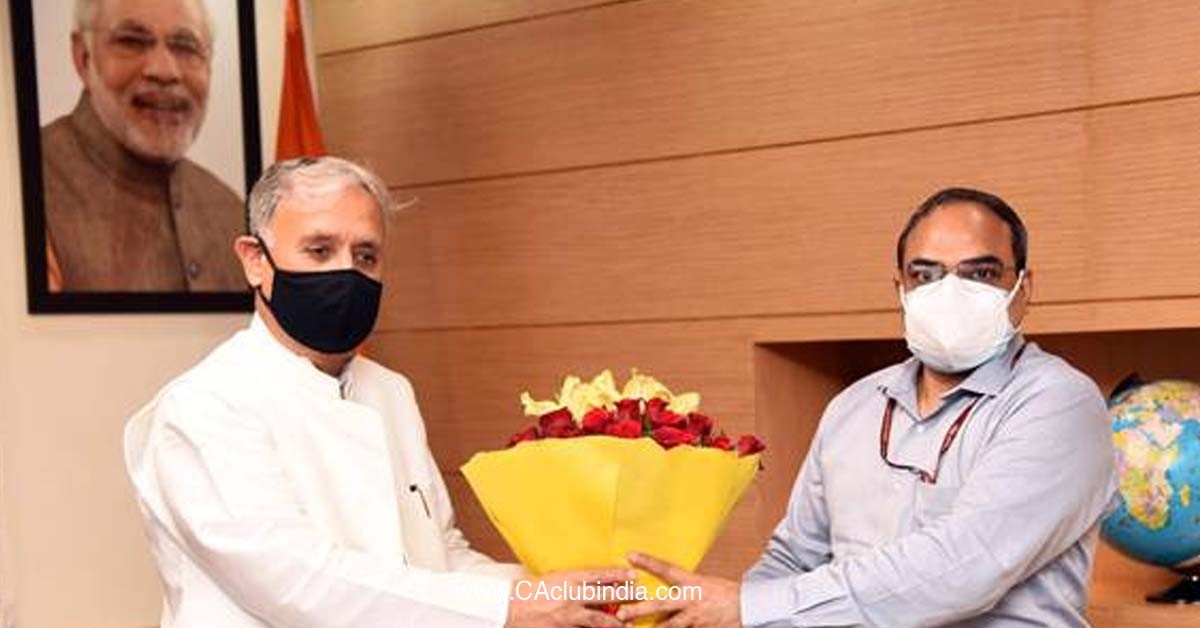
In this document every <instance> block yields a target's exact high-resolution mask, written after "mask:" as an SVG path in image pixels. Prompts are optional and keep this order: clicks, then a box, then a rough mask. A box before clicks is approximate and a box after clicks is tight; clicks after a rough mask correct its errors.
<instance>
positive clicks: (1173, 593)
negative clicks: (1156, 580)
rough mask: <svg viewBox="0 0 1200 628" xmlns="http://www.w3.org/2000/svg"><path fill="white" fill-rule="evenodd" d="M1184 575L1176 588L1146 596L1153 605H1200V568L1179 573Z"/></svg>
mask: <svg viewBox="0 0 1200 628" xmlns="http://www.w3.org/2000/svg"><path fill="white" fill-rule="evenodd" d="M1179 573H1181V574H1183V580H1180V581H1179V583H1178V584H1176V585H1175V586H1173V587H1171V588H1169V589H1167V590H1165V591H1159V592H1158V593H1153V594H1150V595H1147V596H1146V601H1147V602H1150V603H1152V604H1200V568H1193V569H1189V570H1188V571H1181V572H1179Z"/></svg>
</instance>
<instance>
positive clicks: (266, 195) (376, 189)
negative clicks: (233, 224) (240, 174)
mask: <svg viewBox="0 0 1200 628" xmlns="http://www.w3.org/2000/svg"><path fill="white" fill-rule="evenodd" d="M354 185H357V186H359V187H361V188H362V189H363V190H365V191H366V192H367V193H368V194H370V195H371V198H373V199H375V204H376V205H378V206H379V210H380V211H381V212H383V213H384V214H386V213H387V212H389V211H391V210H392V208H393V202H392V195H391V193H390V192H388V189H387V185H386V184H384V182H383V180H382V179H380V178H379V176H378V175H376V174H375V173H374V172H371V171H370V170H367V169H366V168H364V167H362V166H360V165H358V164H356V163H354V162H352V161H347V160H345V159H341V158H340V157H329V156H325V157H299V158H296V159H289V160H287V161H277V162H275V163H273V164H271V167H269V168H267V171H266V172H264V173H263V175H262V177H261V178H260V179H259V180H258V183H255V184H254V188H253V189H251V190H250V198H249V199H248V200H247V201H246V226H247V228H248V229H249V231H250V234H251V235H259V236H262V237H263V238H264V239H265V238H266V235H265V233H264V232H265V231H266V230H267V227H268V225H270V223H271V218H272V217H273V216H274V215H275V209H276V208H277V207H279V203H280V202H282V201H283V200H284V199H287V198H293V197H300V198H319V197H324V196H329V195H330V194H335V193H337V192H341V191H342V190H344V189H346V188H348V187H351V186H354Z"/></svg>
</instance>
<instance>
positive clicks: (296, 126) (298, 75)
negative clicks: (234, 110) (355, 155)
mask: <svg viewBox="0 0 1200 628" xmlns="http://www.w3.org/2000/svg"><path fill="white" fill-rule="evenodd" d="M325 152H326V151H325V140H324V139H323V138H322V137H321V126H320V124H319V123H318V122H317V106H316V102H315V101H314V100H313V93H312V83H311V82H310V81H309V79H308V55H307V53H306V50H305V47H304V20H302V19H301V15H300V0H288V1H287V34H286V36H285V39H284V52H283V94H282V95H281V96H280V100H279V135H278V137H277V138H276V142H275V159H277V160H279V161H283V160H285V159H291V158H293V157H304V156H316V155H324V154H325Z"/></svg>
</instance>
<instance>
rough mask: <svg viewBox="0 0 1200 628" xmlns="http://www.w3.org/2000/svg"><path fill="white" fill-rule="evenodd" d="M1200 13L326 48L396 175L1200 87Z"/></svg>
mask: <svg viewBox="0 0 1200 628" xmlns="http://www.w3.org/2000/svg"><path fill="white" fill-rule="evenodd" d="M491 4H493V3H490V2H489V3H485V6H490V5H491ZM1194 9H1195V7H1194V5H1193V3H1191V2H1189V1H1188V0H1170V1H1166V2H1147V1H1145V0H1124V1H1118V2H1104V3H1099V2H1089V1H1086V0H1056V1H1052V2H1040V3H1032V2H1026V3H1016V4H1014V3H997V2H980V1H976V2H958V1H957V0H936V1H931V2H922V3H916V4H913V3H906V2H896V1H895V0H869V1H865V2H853V3H850V2H808V3H792V2H776V1H774V0H662V1H656V2H646V1H642V2H630V3H626V4H617V5H612V6H605V7H601V8H597V9H594V10H587V11H581V12H577V13H572V14H569V15H564V16H562V17H559V18H555V19H547V20H535V21H530V22H524V23H518V24H513V25H510V26H506V27H504V28H495V29H484V30H480V31H476V32H471V33H464V34H462V35H461V36H455V37H448V38H437V39H432V40H427V41H418V42H412V43H408V44H403V45H397V46H386V47H379V48H372V49H369V50H364V51H361V52H355V53H352V54H339V55H332V56H330V55H326V56H324V57H322V59H321V60H320V62H319V76H320V86H321V105H322V121H323V126H324V128H325V131H326V134H327V135H326V136H327V138H328V140H329V144H330V148H331V150H332V151H333V152H335V153H338V154H342V155H345V156H348V157H352V158H357V159H360V160H364V161H366V162H368V163H371V164H373V165H374V166H375V167H377V168H378V169H379V170H380V171H381V173H382V174H383V176H384V178H385V179H386V180H387V181H388V182H389V183H391V184H393V185H412V184H415V183H419V182H430V181H445V180H459V179H462V178H469V177H480V176H489V175H496V174H503V173H518V172H530V171H540V170H545V169H558V168H567V167H577V166H584V165H593V164H600V163H614V162H626V161H630V160H643V159H649V158H657V157H663V156H678V155H690V154H697V153H704V152H710V151H723V150H738V149H744V148H746V147H749V146H764V145H778V144H781V143H795V142H803V141H811V140H814V139H818V138H839V137H845V136H848V135H855V134H865V133H878V132H885V131H892V130H896V129H905V128H914V127H924V126H929V125H946V124H958V123H965V122H971V121H978V120H981V119H985V118H995V117H1002V116H1015V115H1024V114H1030V113H1033V112H1045V111H1052V110H1061V109H1069V108H1076V107H1085V106H1093V105H1098V104H1103V103H1109V102H1113V101H1123V100H1128V99H1144V98H1152V97H1161V96H1166V95H1173V94H1180V93H1191V92H1195V91H1197V90H1200V47H1197V46H1195V45H1193V44H1194V42H1195V41H1196V40H1197V38H1198V37H1200V20H1196V19H1194ZM482 10H483V9H481V11H482ZM374 21H375V20H367V19H363V20H361V24H360V23H356V26H362V27H363V28H367V29H371V28H375V26H373V25H372V23H373V22H374ZM380 21H382V20H380Z"/></svg>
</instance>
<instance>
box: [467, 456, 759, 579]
mask: <svg viewBox="0 0 1200 628" xmlns="http://www.w3.org/2000/svg"><path fill="white" fill-rule="evenodd" d="M758 464H759V456H758V455H753V456H746V457H743V458H739V457H738V456H737V454H736V453H735V452H729V451H721V450H718V449H708V448H696V447H689V446H681V447H675V448H673V449H670V450H664V449H663V448H662V447H660V446H659V445H658V444H657V443H655V442H654V441H653V440H651V439H649V438H636V439H622V438H614V437H611V436H586V437H580V438H568V439H546V440H539V441H529V442H523V443H521V444H519V445H517V446H516V447H513V448H511V449H505V450H501V451H492V452H484V453H478V454H475V456H473V457H472V458H471V460H470V461H468V462H467V464H465V465H463V467H462V472H463V475H465V476H466V478H467V482H468V483H470V485H471V488H472V490H474V491H475V495H476V496H477V497H478V498H479V501H480V503H482V504H483V508H484V510H485V511H486V512H487V515H488V518H489V519H490V520H491V522H492V525H494V526H495V527H496V529H497V530H499V532H500V534H501V535H502V536H503V537H504V540H505V541H506V542H507V543H508V546H509V547H510V548H512V550H513V553H515V554H516V555H517V558H518V559H519V560H520V561H521V563H522V564H523V565H524V566H525V568H526V569H528V570H529V571H530V572H531V573H533V574H535V575H541V574H546V573H549V572H553V571H561V570H574V569H592V568H600V567H628V566H629V563H628V561H627V560H626V556H627V555H628V554H629V553H630V552H633V551H637V552H642V553H645V554H650V555H652V556H656V557H658V558H662V559H665V560H668V561H670V562H673V563H675V564H677V565H680V566H681V567H683V568H685V569H688V570H694V569H695V568H696V566H697V565H699V564H700V560H701V559H702V558H704V555H705V553H707V552H708V549H709V548H710V547H711V546H712V544H713V541H714V540H715V539H716V537H717V535H718V534H719V533H720V531H721V528H722V526H723V525H724V523H725V519H726V517H727V516H728V515H729V511H730V510H732V509H733V506H734V505H735V504H736V503H737V502H738V499H740V498H741V496H742V493H743V492H745V490H746V488H747V487H748V486H749V485H750V482H751V481H752V480H753V479H754V476H755V473H756V472H757V470H758ZM638 584H640V585H645V586H646V590H647V592H648V594H649V595H650V596H651V597H653V596H654V594H655V591H656V589H657V587H658V586H659V585H660V584H662V583H661V582H660V581H659V580H658V579H656V578H654V577H652V576H650V575H649V574H646V573H639V577H638Z"/></svg>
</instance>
